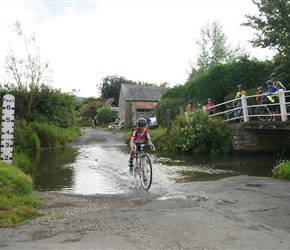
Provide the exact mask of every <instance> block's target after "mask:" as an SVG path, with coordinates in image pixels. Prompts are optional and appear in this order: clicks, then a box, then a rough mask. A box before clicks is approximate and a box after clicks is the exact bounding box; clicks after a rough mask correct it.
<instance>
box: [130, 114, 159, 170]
mask: <svg viewBox="0 0 290 250" xmlns="http://www.w3.org/2000/svg"><path fill="white" fill-rule="evenodd" d="M146 125H147V121H146V119H145V118H143V117H140V118H138V119H137V126H136V127H134V129H133V131H132V133H131V136H130V148H131V150H130V159H129V172H130V173H131V172H132V170H133V158H134V153H135V143H144V142H145V141H147V142H148V144H152V146H151V150H152V151H155V147H154V145H153V143H152V141H151V138H150V134H149V131H148V129H147V128H146Z"/></svg>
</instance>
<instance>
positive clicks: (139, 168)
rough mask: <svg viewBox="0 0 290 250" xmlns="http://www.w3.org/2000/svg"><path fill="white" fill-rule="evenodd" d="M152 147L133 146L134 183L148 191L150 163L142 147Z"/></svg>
mask: <svg viewBox="0 0 290 250" xmlns="http://www.w3.org/2000/svg"><path fill="white" fill-rule="evenodd" d="M146 146H153V145H152V144H143V143H142V144H138V143H136V144H135V155H134V162H135V164H134V165H133V172H132V175H133V178H134V183H135V184H138V183H139V185H140V182H141V184H142V186H143V188H144V189H145V190H146V191H148V190H149V188H150V187H151V184H152V162H151V158H150V155H149V154H147V153H145V152H144V149H143V148H144V147H146Z"/></svg>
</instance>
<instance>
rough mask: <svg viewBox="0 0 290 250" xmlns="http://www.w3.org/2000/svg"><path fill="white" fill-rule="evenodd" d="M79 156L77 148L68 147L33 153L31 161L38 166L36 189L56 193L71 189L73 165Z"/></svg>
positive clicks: (35, 181)
mask: <svg viewBox="0 0 290 250" xmlns="http://www.w3.org/2000/svg"><path fill="white" fill-rule="evenodd" d="M77 155H78V149H77V148H68V147H60V148H49V149H42V150H39V151H37V152H33V153H31V155H30V158H31V161H32V163H33V164H35V165H36V166H37V171H36V177H35V178H34V185H35V188H36V189H38V190H42V191H45V190H49V191H56V190H60V189H62V188H66V187H71V186H72V185H73V183H74V168H73V167H72V164H73V163H74V162H75V161H76V157H77Z"/></svg>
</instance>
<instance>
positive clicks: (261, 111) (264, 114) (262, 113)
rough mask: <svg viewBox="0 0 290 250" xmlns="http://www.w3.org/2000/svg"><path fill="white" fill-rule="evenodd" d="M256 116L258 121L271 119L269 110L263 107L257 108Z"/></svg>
mask: <svg viewBox="0 0 290 250" xmlns="http://www.w3.org/2000/svg"><path fill="white" fill-rule="evenodd" d="M255 112H256V115H257V116H258V119H259V120H260V121H262V122H264V121H267V120H268V118H269V110H268V108H267V107H266V106H264V105H261V106H258V107H257V108H256V111H255Z"/></svg>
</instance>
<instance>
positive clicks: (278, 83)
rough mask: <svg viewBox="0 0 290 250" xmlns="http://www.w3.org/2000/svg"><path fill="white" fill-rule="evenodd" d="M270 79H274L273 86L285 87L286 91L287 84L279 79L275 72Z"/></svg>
mask: <svg viewBox="0 0 290 250" xmlns="http://www.w3.org/2000/svg"><path fill="white" fill-rule="evenodd" d="M270 79H271V80H272V81H273V87H275V88H277V89H284V91H286V88H285V86H284V85H283V84H282V83H281V82H280V81H278V80H277V76H276V74H275V73H272V74H271V75H270Z"/></svg>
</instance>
